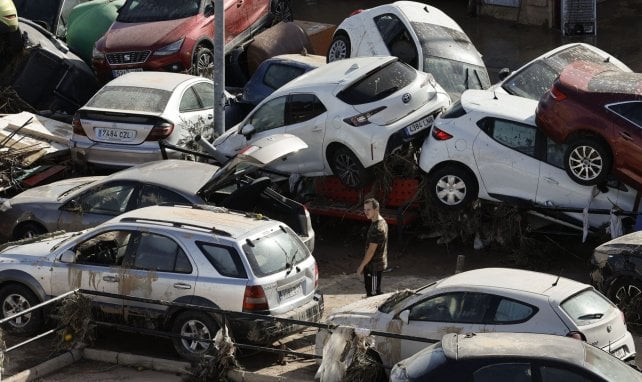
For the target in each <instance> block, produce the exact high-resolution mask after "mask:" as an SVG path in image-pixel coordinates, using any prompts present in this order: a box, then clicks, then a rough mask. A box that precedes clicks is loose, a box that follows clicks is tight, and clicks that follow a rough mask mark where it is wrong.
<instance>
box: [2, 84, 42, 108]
mask: <svg viewBox="0 0 642 382" xmlns="http://www.w3.org/2000/svg"><path fill="white" fill-rule="evenodd" d="M22 111H28V112H31V113H35V112H36V109H34V108H33V107H32V106H31V105H30V104H28V103H27V102H26V101H25V100H23V99H22V98H21V97H20V96H19V95H18V93H17V92H16V90H15V89H14V88H12V87H10V86H4V87H2V86H0V114H15V113H20V112H22Z"/></svg>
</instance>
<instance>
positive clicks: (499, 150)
mask: <svg viewBox="0 0 642 382" xmlns="http://www.w3.org/2000/svg"><path fill="white" fill-rule="evenodd" d="M477 124H478V126H479V127H480V128H481V130H482V131H483V133H484V134H478V135H477V138H475V141H474V142H473V155H474V157H475V163H476V164H477V169H478V172H479V174H480V177H481V180H482V183H483V186H484V187H485V188H486V190H487V191H488V194H489V195H490V196H492V197H494V198H497V199H500V200H502V199H503V200H510V201H512V202H518V201H530V202H533V201H535V198H536V195H537V185H538V182H539V168H540V161H539V160H538V159H537V158H536V157H535V155H536V153H535V147H536V135H537V130H536V128H535V126H531V125H528V124H524V123H520V122H515V121H511V120H507V119H499V118H492V117H487V118H483V119H481V120H480V121H478V122H477ZM480 187H481V185H480ZM516 199H517V200H516Z"/></svg>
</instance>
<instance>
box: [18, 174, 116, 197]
mask: <svg viewBox="0 0 642 382" xmlns="http://www.w3.org/2000/svg"><path fill="white" fill-rule="evenodd" d="M102 178H104V177H103V176H91V177H81V178H71V179H64V180H60V181H57V182H54V183H51V184H46V185H43V186H38V187H34V188H30V189H27V190H25V191H23V192H21V193H20V194H18V195H16V196H14V197H13V198H11V199H10V200H11V201H10V203H11V204H17V203H52V202H63V201H64V200H66V197H67V196H68V195H65V194H66V193H68V192H69V191H72V190H74V189H81V188H85V187H87V186H88V185H89V184H91V183H94V182H95V181H97V180H100V179H102Z"/></svg>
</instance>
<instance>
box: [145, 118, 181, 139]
mask: <svg viewBox="0 0 642 382" xmlns="http://www.w3.org/2000/svg"><path fill="white" fill-rule="evenodd" d="M172 131H174V124H173V123H169V122H160V123H157V124H156V125H154V127H152V131H150V132H149V135H148V136H147V138H145V140H146V141H160V140H161V139H165V138H167V137H169V135H170V134H171V133H172Z"/></svg>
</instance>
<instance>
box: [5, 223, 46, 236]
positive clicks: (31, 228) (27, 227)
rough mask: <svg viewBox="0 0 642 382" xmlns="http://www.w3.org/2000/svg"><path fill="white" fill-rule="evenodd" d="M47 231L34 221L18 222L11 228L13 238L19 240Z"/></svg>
mask: <svg viewBox="0 0 642 382" xmlns="http://www.w3.org/2000/svg"><path fill="white" fill-rule="evenodd" d="M43 233H47V230H46V229H45V228H44V227H43V226H41V225H40V224H37V223H34V222H25V223H22V224H20V225H19V226H17V227H16V229H14V230H13V239H14V240H20V239H26V238H29V237H34V236H38V235H42V234H43Z"/></svg>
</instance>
